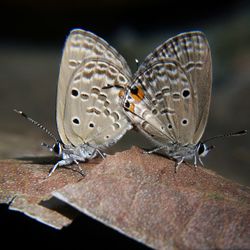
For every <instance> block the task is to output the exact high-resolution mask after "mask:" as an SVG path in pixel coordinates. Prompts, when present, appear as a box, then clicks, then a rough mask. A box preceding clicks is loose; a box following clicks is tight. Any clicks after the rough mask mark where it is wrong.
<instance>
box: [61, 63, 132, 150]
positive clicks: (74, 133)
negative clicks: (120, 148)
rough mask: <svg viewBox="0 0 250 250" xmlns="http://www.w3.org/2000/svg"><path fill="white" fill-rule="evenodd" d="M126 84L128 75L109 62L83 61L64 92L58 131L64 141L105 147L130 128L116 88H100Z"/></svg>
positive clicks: (128, 80) (128, 78) (128, 79)
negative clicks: (61, 131) (65, 139)
mask: <svg viewBox="0 0 250 250" xmlns="http://www.w3.org/2000/svg"><path fill="white" fill-rule="evenodd" d="M129 82H130V76H128V75H126V74H124V72H123V71H121V70H120V69H119V67H117V66H116V65H113V64H112V62H110V61H107V60H104V59H92V58H89V59H86V60H84V61H83V62H82V63H81V64H80V65H79V67H78V68H77V70H76V71H75V72H74V73H73V76H72V78H71V80H70V84H69V85H68V88H67V91H66V95H67V98H66V101H65V107H64V118H63V122H62V129H63V130H64V134H65V136H66V137H67V140H68V141H70V142H71V144H73V145H75V146H77V145H80V144H84V143H89V144H90V145H93V146H95V147H97V148H105V147H106V146H109V145H111V144H113V143H115V142H116V141H117V140H118V139H119V138H120V137H122V136H123V135H124V134H125V132H126V131H127V130H128V129H130V128H132V126H131V125H130V122H129V121H128V119H127V117H126V116H125V114H124V112H123V110H122V107H121V104H120V98H119V91H120V89H118V88H110V89H103V87H104V86H106V85H119V86H121V87H122V86H124V87H125V86H127V85H128V84H129Z"/></svg>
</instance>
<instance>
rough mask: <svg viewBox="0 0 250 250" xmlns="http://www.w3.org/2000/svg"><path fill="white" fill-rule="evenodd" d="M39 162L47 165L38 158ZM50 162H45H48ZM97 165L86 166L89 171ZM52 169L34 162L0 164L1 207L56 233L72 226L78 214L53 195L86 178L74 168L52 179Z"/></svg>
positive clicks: (5, 161)
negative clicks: (54, 230) (7, 206)
mask: <svg viewBox="0 0 250 250" xmlns="http://www.w3.org/2000/svg"><path fill="white" fill-rule="evenodd" d="M34 161H36V162H38V161H39V162H41V161H42V162H43V161H44V160H41V159H39V158H34ZM46 161H48V160H45V162H46ZM87 166H90V167H91V166H93V164H85V167H87ZM51 167H52V165H51V164H50V165H48V164H45V165H44V163H43V164H41V163H40V164H38V163H32V162H30V161H18V160H4V161H0V203H7V204H9V203H10V206H9V208H10V209H12V210H16V211H20V212H23V213H24V214H26V215H28V216H30V217H32V218H33V219H36V220H38V221H40V222H42V223H45V224H47V225H49V226H51V227H54V228H56V229H61V228H62V227H64V226H67V225H69V224H70V223H71V222H72V220H73V219H74V218H75V216H76V214H77V211H76V210H74V209H72V208H70V207H69V206H68V205H66V204H65V203H62V202H60V201H58V200H57V199H55V198H53V197H52V192H53V191H55V190H57V189H60V188H62V187H64V186H66V185H68V184H72V183H76V182H78V181H80V180H81V179H82V178H83V176H82V175H81V174H80V173H79V171H77V170H78V169H77V170H75V171H73V170H74V168H70V169H65V168H59V169H58V170H57V171H56V173H55V174H53V175H52V176H51V177H50V178H47V177H48V173H49V170H50V168H51Z"/></svg>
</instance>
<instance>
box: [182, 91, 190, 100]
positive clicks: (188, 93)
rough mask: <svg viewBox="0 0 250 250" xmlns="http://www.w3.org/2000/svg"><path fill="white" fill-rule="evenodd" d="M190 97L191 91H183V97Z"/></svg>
mask: <svg viewBox="0 0 250 250" xmlns="http://www.w3.org/2000/svg"><path fill="white" fill-rule="evenodd" d="M189 95H190V91H189V90H188V89H185V90H183V92H182V96H183V97H184V98H186V97H188V96H189Z"/></svg>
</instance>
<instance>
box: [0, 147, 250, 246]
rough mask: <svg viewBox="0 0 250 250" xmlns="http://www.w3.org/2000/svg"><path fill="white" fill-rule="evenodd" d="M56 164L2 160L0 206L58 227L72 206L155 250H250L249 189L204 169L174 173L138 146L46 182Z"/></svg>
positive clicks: (64, 171) (169, 164) (69, 216)
mask: <svg viewBox="0 0 250 250" xmlns="http://www.w3.org/2000/svg"><path fill="white" fill-rule="evenodd" d="M36 162H37V160H36ZM51 166H52V165H49V166H48V165H47V164H45V165H44V164H43V165H41V164H38V163H31V162H29V161H26V162H25V161H13V160H10V161H1V162H0V202H2V203H11V205H10V208H11V209H15V210H18V211H22V212H24V213H25V214H27V215H28V216H30V217H32V218H35V219H36V220H38V221H41V222H43V223H46V224H48V225H50V226H52V227H55V228H62V227H63V226H65V225H68V224H70V223H71V222H72V219H73V218H74V216H75V213H76V210H73V209H71V210H70V211H65V210H63V209H61V208H62V207H61V206H63V205H62V204H65V203H67V204H69V205H71V206H73V207H74V208H77V209H78V210H79V211H81V212H83V213H84V214H87V215H89V216H91V217H92V218H95V219H97V220H98V221H101V222H103V223H104V224H106V225H107V226H109V227H112V228H114V229H116V230H118V231H119V232H122V233H124V234H126V235H127V236H129V237H132V238H133V239H135V240H137V241H140V242H142V243H144V244H146V245H148V246H151V247H153V248H156V249H187V248H189V249H204V248H209V249H211V248H212V249H214V248H220V249H246V248H250V237H249V236H250V206H249V203H250V189H249V188H248V187H244V186H241V185H239V184H236V183H233V182H231V181H229V180H226V179H224V178H223V177H221V176H218V175H216V174H215V173H214V172H212V171H209V170H207V169H205V168H198V169H197V170H195V168H194V167H192V166H188V165H185V164H183V165H182V167H181V168H180V170H179V171H178V172H177V173H176V174H175V173H174V162H173V161H170V160H168V159H166V158H164V157H161V156H157V155H147V154H142V151H141V150H140V149H138V148H135V147H134V148H132V149H131V150H128V151H124V152H121V153H117V154H115V155H113V156H108V157H107V158H106V159H105V160H103V161H101V162H100V161H99V160H98V159H97V160H93V161H91V162H90V163H89V164H86V163H84V164H82V165H81V166H82V168H83V169H84V170H85V171H86V176H85V177H83V176H82V175H81V174H79V172H78V169H77V167H76V166H70V167H67V168H59V169H57V170H56V171H55V173H53V175H52V176H51V177H50V178H46V177H47V175H48V171H49V169H50V168H51ZM52 193H53V195H54V196H55V197H56V198H52ZM58 199H59V200H61V201H62V202H61V203H58V202H59V200H58ZM67 208H68V207H67ZM83 227H84V225H83Z"/></svg>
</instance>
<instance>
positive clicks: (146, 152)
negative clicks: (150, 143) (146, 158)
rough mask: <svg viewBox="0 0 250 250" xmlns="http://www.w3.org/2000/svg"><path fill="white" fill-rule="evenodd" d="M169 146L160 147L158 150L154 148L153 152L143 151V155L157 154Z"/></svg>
mask: <svg viewBox="0 0 250 250" xmlns="http://www.w3.org/2000/svg"><path fill="white" fill-rule="evenodd" d="M166 147H167V146H165V145H164V146H161V147H158V148H154V149H152V150H149V151H143V154H152V153H155V152H157V151H159V150H161V149H164V148H166Z"/></svg>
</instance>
